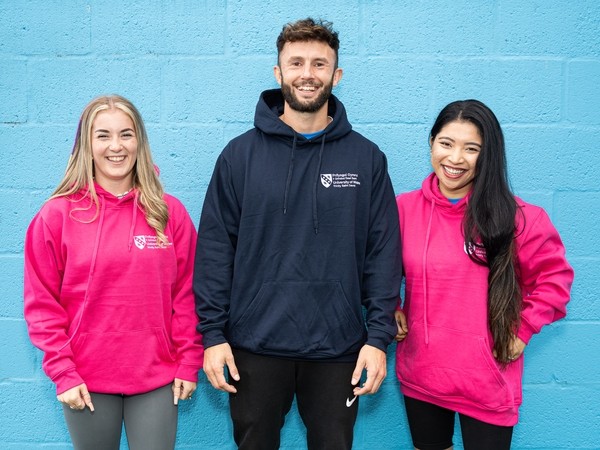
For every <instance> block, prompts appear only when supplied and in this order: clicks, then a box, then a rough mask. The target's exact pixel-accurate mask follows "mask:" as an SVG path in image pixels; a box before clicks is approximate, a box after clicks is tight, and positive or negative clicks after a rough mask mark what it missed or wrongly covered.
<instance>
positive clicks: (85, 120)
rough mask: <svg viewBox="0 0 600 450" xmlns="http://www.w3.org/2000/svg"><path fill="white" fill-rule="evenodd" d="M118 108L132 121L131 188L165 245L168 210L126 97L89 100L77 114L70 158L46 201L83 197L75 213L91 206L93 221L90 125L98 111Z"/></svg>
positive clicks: (94, 198) (96, 203) (142, 131)
mask: <svg viewBox="0 0 600 450" xmlns="http://www.w3.org/2000/svg"><path fill="white" fill-rule="evenodd" d="M114 109H119V110H121V111H123V112H124V113H125V114H127V115H128V116H129V117H130V118H131V121H132V122H133V126H134V131H135V134H136V137H137V142H138V148H137V160H136V163H135V166H134V168H133V187H134V188H135V189H137V191H138V193H139V194H137V195H138V201H139V204H140V205H141V206H142V209H143V211H144V215H145V217H146V221H147V222H148V225H150V226H151V227H152V228H154V230H155V231H156V236H157V238H158V241H159V243H163V244H164V243H166V242H167V237H166V236H165V234H164V231H165V227H166V225H167V221H168V220H169V210H168V207H167V204H166V202H165V200H164V198H163V195H164V189H163V187H162V184H161V182H160V180H159V179H158V174H157V170H156V168H155V165H154V162H153V160H152V153H151V151H150V144H149V142H148V135H147V134H146V128H145V126H144V122H143V120H142V116H141V114H140V113H139V111H138V110H137V108H136V107H135V106H134V105H133V104H132V103H131V102H130V101H129V100H127V99H126V98H124V97H121V96H120V95H105V96H100V97H97V98H95V99H93V100H92V101H91V102H90V103H88V105H87V106H86V107H85V108H84V110H83V112H82V113H81V118H80V120H79V125H78V126H77V133H76V135H75V144H74V145H73V151H72V152H71V157H70V158H69V162H68V163H67V168H66V170H65V175H64V177H63V179H62V181H61V182H60V183H59V184H58V186H57V188H56V189H55V190H54V192H53V193H52V195H51V196H50V199H53V198H57V197H68V198H69V199H70V200H71V201H73V202H78V201H82V200H83V199H85V198H89V199H90V200H91V202H90V204H89V206H88V207H81V208H77V209H75V210H87V209H90V208H92V206H95V208H96V212H95V214H94V215H93V217H92V218H91V219H90V220H86V221H85V222H93V221H94V220H95V219H96V218H97V217H98V214H99V210H100V202H99V200H98V194H97V193H96V189H95V187H94V163H93V159H92V145H91V142H92V125H93V123H94V120H95V118H96V116H97V115H98V113H99V112H100V111H108V110H114ZM82 189H85V190H86V194H85V195H84V196H83V197H80V198H76V194H77V193H78V192H80V191H81V190H82Z"/></svg>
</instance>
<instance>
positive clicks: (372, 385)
mask: <svg viewBox="0 0 600 450" xmlns="http://www.w3.org/2000/svg"><path fill="white" fill-rule="evenodd" d="M363 369H366V371H367V380H366V381H365V383H364V384H363V385H362V387H360V386H358V382H359V381H360V377H361V375H362V371H363ZM386 374H387V372H386V359H385V352H383V351H381V350H379V349H378V348H375V347H373V346H371V345H363V347H362V348H361V349H360V352H359V354H358V361H356V367H355V369H354V372H353V373H352V381H351V383H352V385H353V386H356V387H355V388H354V395H364V394H374V393H375V392H377V391H378V390H379V386H381V383H382V382H383V380H384V379H385V376H386Z"/></svg>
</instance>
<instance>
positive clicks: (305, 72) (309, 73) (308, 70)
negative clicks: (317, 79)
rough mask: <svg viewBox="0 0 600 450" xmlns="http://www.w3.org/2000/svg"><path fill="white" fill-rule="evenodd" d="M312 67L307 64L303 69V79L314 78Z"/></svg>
mask: <svg viewBox="0 0 600 450" xmlns="http://www.w3.org/2000/svg"><path fill="white" fill-rule="evenodd" d="M312 77H313V73H312V66H311V65H310V64H305V65H304V67H303V69H302V78H312Z"/></svg>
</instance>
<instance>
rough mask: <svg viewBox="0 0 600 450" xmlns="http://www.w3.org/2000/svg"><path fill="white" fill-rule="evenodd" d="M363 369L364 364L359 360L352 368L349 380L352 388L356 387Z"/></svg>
mask: <svg viewBox="0 0 600 450" xmlns="http://www.w3.org/2000/svg"><path fill="white" fill-rule="evenodd" d="M364 368H365V363H364V362H363V361H362V360H361V359H360V358H359V360H358V361H356V366H355V367H354V372H352V379H351V380H350V384H351V385H352V386H357V385H358V382H359V381H360V377H361V376H362V372H363V369H364Z"/></svg>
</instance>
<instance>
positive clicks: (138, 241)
mask: <svg viewBox="0 0 600 450" xmlns="http://www.w3.org/2000/svg"><path fill="white" fill-rule="evenodd" d="M133 242H135V246H136V247H137V248H139V249H140V250H142V249H143V248H144V247H145V246H146V236H134V237H133Z"/></svg>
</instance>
